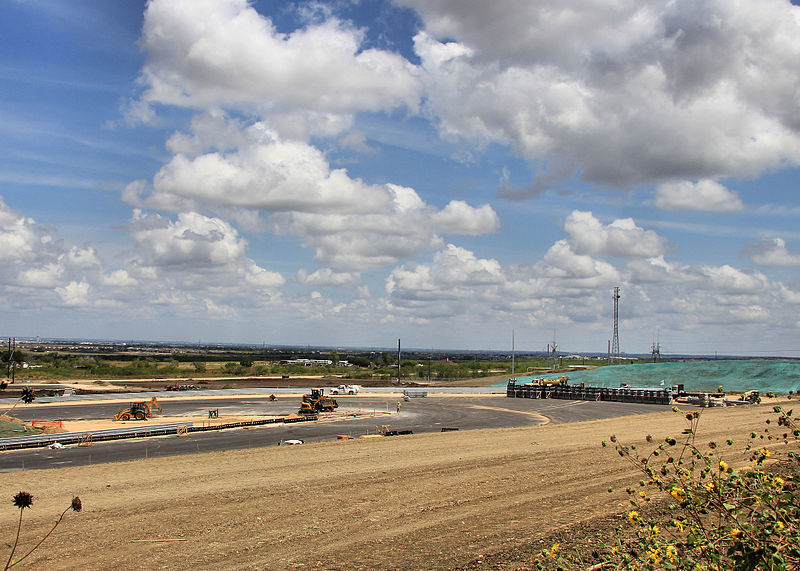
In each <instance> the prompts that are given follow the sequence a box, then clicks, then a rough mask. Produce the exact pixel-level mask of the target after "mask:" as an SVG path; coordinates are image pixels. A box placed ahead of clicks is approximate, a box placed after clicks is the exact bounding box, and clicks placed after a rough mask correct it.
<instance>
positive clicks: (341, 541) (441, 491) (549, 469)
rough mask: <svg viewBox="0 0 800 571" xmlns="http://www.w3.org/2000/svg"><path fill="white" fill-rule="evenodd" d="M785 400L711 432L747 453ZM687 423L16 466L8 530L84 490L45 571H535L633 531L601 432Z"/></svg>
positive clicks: (28, 531)
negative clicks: (601, 524)
mask: <svg viewBox="0 0 800 571" xmlns="http://www.w3.org/2000/svg"><path fill="white" fill-rule="evenodd" d="M772 404H773V403H769V404H764V405H761V406H758V407H740V408H727V409H710V410H706V411H704V412H703V416H702V420H701V436H700V438H701V439H703V441H707V440H716V441H718V442H720V441H724V439H725V438H727V437H732V438H734V439H735V440H736V445H735V446H734V447H733V448H735V449H736V450H742V449H743V448H744V446H745V445H746V441H747V435H748V434H749V433H750V431H752V430H760V429H762V428H763V427H764V420H765V419H766V418H767V417H768V416H769V413H770V411H771V408H772V406H771V405H772ZM684 422H685V421H684V419H683V415H682V414H675V413H672V412H666V413H663V412H659V413H652V414H646V415H638V416H633V417H625V418H618V419H609V420H599V421H591V422H581V423H574V424H561V425H548V426H541V427H534V428H519V429H503V430H481V431H469V432H466V431H465V432H450V433H440V434H420V435H412V436H401V437H392V438H384V439H378V440H350V441H338V442H323V443H319V444H306V445H303V446H293V447H275V448H263V449H256V450H246V451H235V452H225V453H213V454H198V455H193V456H182V457H173V458H157V459H150V460H140V461H135V462H126V463H118V464H106V465H96V466H88V467H81V468H63V469H57V470H42V471H32V472H18V473H6V474H0V482H1V483H2V489H3V490H5V492H6V494H7V495H8V498H7V500H8V501H7V503H6V507H5V508H2V509H1V510H0V526H2V527H0V529H2V530H3V533H4V534H5V538H4V540H3V541H4V543H9V542H11V541H13V535H14V532H15V530H16V521H17V517H18V512H17V510H16V509H14V508H13V506H12V505H11V501H10V500H11V495H12V494H13V493H16V492H17V491H19V490H26V491H29V492H30V493H32V494H33V495H34V505H33V508H32V509H30V510H26V512H25V522H24V526H23V533H22V537H21V545H22V549H23V550H24V548H25V546H31V545H33V544H34V543H35V541H36V540H37V538H39V537H41V536H42V535H43V534H44V533H45V532H46V530H47V529H49V527H50V526H51V525H52V522H53V517H54V516H55V515H56V514H57V513H60V511H61V510H63V509H64V508H65V507H66V506H68V505H69V502H70V500H71V498H72V496H73V495H78V496H80V497H81V499H82V500H83V505H84V511H83V512H82V513H77V514H74V513H69V514H67V517H66V518H65V520H64V522H63V523H62V524H61V526H59V528H58V529H57V531H56V532H55V533H54V534H53V536H51V537H50V538H49V539H48V540H47V542H46V543H45V544H44V545H43V547H42V548H41V550H40V551H37V552H36V553H35V554H34V555H33V556H31V557H30V558H29V559H28V560H26V561H25V563H24V564H23V567H24V568H30V569H35V568H38V569H109V568H129V567H131V566H133V567H141V566H152V567H159V568H165V569H199V568H214V569H308V568H317V569H341V570H345V569H347V570H350V569H365V570H366V569H459V568H464V567H473V566H476V565H477V562H478V561H481V562H485V563H484V564H483V567H484V568H503V569H528V568H530V565H531V562H532V560H533V557H534V556H535V554H536V553H537V552H538V551H539V550H541V549H542V548H543V547H549V545H550V542H551V541H552V540H553V538H554V537H560V538H562V539H561V541H562V545H564V541H563V538H564V537H565V536H566V537H575V538H578V537H581V535H580V533H579V531H580V530H581V529H585V528H586V527H587V526H591V525H592V523H593V522H595V523H596V522H597V521H600V520H602V519H603V518H606V517H608V516H614V517H612V519H611V520H610V521H611V522H612V524H613V523H616V522H619V523H621V524H622V525H624V517H616V516H615V515H614V514H623V513H625V511H626V506H627V505H628V504H627V497H626V496H624V494H621V493H614V494H609V493H608V491H607V489H608V487H609V486H613V487H614V488H617V489H624V488H625V486H627V485H631V484H635V482H638V480H639V475H638V474H637V473H636V472H635V471H634V470H633V468H632V467H631V466H630V465H629V464H627V463H625V462H623V461H622V460H621V459H620V458H619V456H618V455H617V453H616V452H615V451H614V450H613V449H612V448H611V447H609V448H602V447H601V446H600V441H601V440H602V439H604V438H608V436H609V435H610V434H612V433H613V434H616V436H617V437H618V439H619V440H620V441H622V442H636V443H638V444H640V445H641V446H642V447H644V446H646V442H645V436H646V435H647V434H652V435H653V437H654V438H655V439H657V440H659V441H660V440H663V438H664V437H666V436H668V435H675V436H678V435H679V433H680V432H681V430H682V429H683V428H684ZM97 446H100V445H97ZM732 450H733V449H727V448H726V449H725V450H721V452H722V454H723V456H724V457H726V458H728V459H729V460H730V461H734V459H735V458H734V456H735V454H734V452H733V451H732ZM606 531H610V530H606ZM573 534H574V535H573ZM608 537H610V535H609V536H608ZM583 540H585V541H594V542H600V543H602V542H603V541H604V540H605V538H604V536H603V534H602V533H601V534H600V536H594V535H591V536H589V537H588V538H587V537H585V536H584V538H583ZM576 541H577V539H576Z"/></svg>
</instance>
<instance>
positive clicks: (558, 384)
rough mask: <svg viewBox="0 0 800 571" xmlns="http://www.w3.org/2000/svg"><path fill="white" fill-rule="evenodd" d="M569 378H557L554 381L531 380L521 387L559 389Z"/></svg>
mask: <svg viewBox="0 0 800 571" xmlns="http://www.w3.org/2000/svg"><path fill="white" fill-rule="evenodd" d="M568 380H569V377H557V378H555V379H531V380H530V381H528V382H527V383H525V384H523V385H522V386H530V387H561V386H566V384H567V381H568Z"/></svg>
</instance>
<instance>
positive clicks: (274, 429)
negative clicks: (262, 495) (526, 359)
mask: <svg viewBox="0 0 800 571" xmlns="http://www.w3.org/2000/svg"><path fill="white" fill-rule="evenodd" d="M387 396H394V397H395V398H394V399H391V398H387ZM387 396H384V397H381V396H378V395H376V396H372V395H370V396H368V397H364V396H359V397H348V396H339V397H336V398H337V401H338V403H339V409H338V411H337V412H338V413H342V412H345V413H357V415H355V416H352V417H346V418H341V419H340V418H338V416H340V415H337V419H336V420H326V419H325V418H324V417H323V419H321V420H320V421H319V422H303V423H296V424H287V425H283V424H275V425H267V426H264V427H260V428H256V429H243V428H242V429H228V430H219V431H208V432H200V433H190V434H189V435H187V436H184V437H178V436H159V437H151V438H142V439H135V440H116V441H109V442H98V443H95V444H94V445H93V446H91V447H79V446H68V447H64V448H61V449H58V450H52V449H49V448H35V449H26V450H14V451H7V452H2V453H0V471H2V472H13V471H19V470H22V469H25V470H30V469H43V468H55V467H61V466H80V465H87V464H98V463H104V462H119V461H125V460H134V459H140V458H156V457H163V456H173V455H178V454H194V453H197V452H213V451H222V450H237V449H246V448H256V447H263V446H275V445H276V444H278V442H280V441H281V440H290V439H300V440H304V441H306V442H316V441H323V440H334V439H336V438H337V435H342V434H346V435H350V436H353V437H358V436H359V435H362V434H366V433H370V432H371V433H373V434H374V433H375V431H376V427H377V426H378V425H390V427H391V429H392V430H411V431H413V432H415V433H420V432H440V431H442V428H457V429H459V430H474V429H480V428H508V427H519V426H531V425H535V424H539V423H540V420H539V419H537V417H536V416H533V415H530V414H525V413H531V412H533V413H538V414H542V415H544V416H546V417H547V418H549V419H550V421H551V423H563V422H577V421H582V420H594V419H600V418H611V417H617V416H625V415H630V414H643V413H648V412H657V411H661V410H669V408H670V407H669V406H662V405H650V404H628V403H614V402H594V401H568V400H549V399H546V400H535V399H514V398H507V397H505V396H483V397H480V396H474V397H473V396H464V397H437V396H428V397H426V398H420V399H411V400H410V401H408V402H403V401H398V400H397V398H396V395H387ZM398 402H400V404H401V410H400V413H399V414H397V413H396V410H397V403H398ZM298 403H299V399H298V398H296V397H279V398H278V400H277V401H275V402H270V401H269V400H267V399H266V397H263V398H262V397H252V396H247V397H243V396H236V397H230V398H227V397H226V398H214V399H211V398H200V399H196V400H181V399H177V400H172V399H170V400H161V406H162V407H163V408H164V414H165V415H169V416H183V415H197V416H198V420H197V422H201V421H202V420H203V419H204V418H206V417H207V416H208V411H209V410H211V409H219V414H220V416H223V415H233V414H243V415H256V414H257V415H275V416H281V415H286V414H289V413H291V412H296V411H297V408H298ZM121 406H122V405H121V404H119V403H104V402H102V401H97V402H92V403H90V404H86V405H83V404H80V405H78V404H76V405H68V406H67V405H55V406H54V405H50V406H46V407H45V406H37V405H36V403H33V404H30V405H26V406H24V407H23V406H20V407H17V408H16V409H14V416H16V417H17V418H20V419H22V420H26V421H29V420H31V419H33V418H36V419H37V420H45V421H52V420H70V419H71V420H75V419H87V420H89V419H101V418H111V417H112V416H113V415H114V413H116V412H117V410H118V409H119V408H120V407H121ZM387 409H388V410H389V411H390V414H386V412H387ZM373 413H374V414H375V415H374V416H372V414H373ZM392 438H403V436H394V437H392Z"/></svg>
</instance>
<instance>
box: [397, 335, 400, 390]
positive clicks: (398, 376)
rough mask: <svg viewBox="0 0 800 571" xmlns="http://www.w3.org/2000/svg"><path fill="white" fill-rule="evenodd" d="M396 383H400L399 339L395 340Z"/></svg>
mask: <svg viewBox="0 0 800 571" xmlns="http://www.w3.org/2000/svg"><path fill="white" fill-rule="evenodd" d="M397 384H398V385H399V384H400V339H398V340H397Z"/></svg>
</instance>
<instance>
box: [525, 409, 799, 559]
mask: <svg viewBox="0 0 800 571" xmlns="http://www.w3.org/2000/svg"><path fill="white" fill-rule="evenodd" d="M673 410H675V411H676V412H678V413H681V411H679V410H678V409H677V408H673ZM773 412H774V413H775V414H776V415H777V419H775V420H776V422H775V424H776V425H777V431H776V434H773V433H771V432H770V430H772V429H774V427H773V425H772V424H773V419H767V420H766V425H767V427H766V428H765V429H764V430H763V432H762V433H761V434H757V433H755V432H753V433H751V434H750V438H749V442H748V443H747V445H746V447H745V448H744V451H745V452H746V454H747V455H748V459H749V462H748V464H747V465H746V466H745V467H744V468H742V469H734V468H733V467H732V466H731V465H730V464H729V463H728V462H727V461H726V460H725V459H724V457H723V456H724V452H723V451H724V450H726V449H727V450H733V447H734V441H733V440H731V439H728V440H727V441H726V442H725V443H724V444H719V443H716V442H708V443H707V444H704V445H700V444H698V442H697V430H698V425H699V423H700V418H701V413H700V412H690V413H686V414H685V416H686V428H685V429H684V431H683V434H682V436H681V439H680V441H679V439H678V438H675V437H671V436H670V437H667V438H666V439H665V440H664V441H663V442H661V443H660V444H658V445H657V446H655V447H654V448H653V449H652V451H651V452H650V453H649V454H647V455H643V454H640V453H639V452H638V451H637V449H636V446H634V445H631V446H626V445H623V444H620V443H617V444H616V445H615V447H616V450H617V452H618V453H619V455H620V456H621V457H622V458H623V459H624V460H626V461H628V462H630V463H631V464H632V465H633V466H635V467H636V468H637V469H638V470H639V471H640V472H641V474H642V476H643V479H642V480H640V482H639V486H638V487H636V486H633V487H629V488H628V489H627V490H626V491H627V493H628V494H629V496H630V503H631V507H632V509H631V510H630V511H629V512H628V514H627V520H628V522H629V525H630V526H632V527H631V529H632V531H633V534H632V535H633V537H632V538H630V539H628V540H625V539H623V537H624V535H625V534H624V533H622V534H620V533H618V535H617V537H618V539H617V542H616V545H615V546H614V547H613V548H612V549H610V551H609V552H608V553H607V554H605V555H606V559H607V561H605V562H603V563H601V564H599V565H595V566H594V568H596V569H708V570H719V571H723V570H725V571H727V570H750V569H771V570H783V569H800V502H798V490H800V455H798V453H797V451H796V449H797V443H798V437H800V430H799V429H798V425H797V423H796V422H795V420H794V418H793V416H792V411H791V410H789V411H784V410H783V409H782V408H781V407H780V406H775V407H774V409H773ZM681 414H684V413H681ZM647 440H648V442H652V437H650V436H648V438H647ZM611 441H612V442H615V441H616V438H615V437H612V438H611ZM602 445H603V446H608V442H607V441H603V443H602ZM612 491H613V490H611V489H609V492H612ZM651 499H664V500H665V503H666V511H665V512H664V513H666V514H667V515H666V516H663V515H661V516H655V517H647V516H645V515H643V514H644V513H645V512H647V511H649V510H647V509H645V507H646V506H647V502H649V501H650V500H651ZM640 510H641V512H640ZM537 563H538V566H539V567H540V568H543V567H549V566H552V565H556V566H558V567H560V568H570V569H571V568H578V567H579V566H580V563H581V556H580V555H579V553H577V552H565V551H564V550H562V549H561V548H560V547H559V546H558V545H555V546H553V548H551V549H550V550H548V551H544V552H542V556H541V559H539V560H538V561H537Z"/></svg>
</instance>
